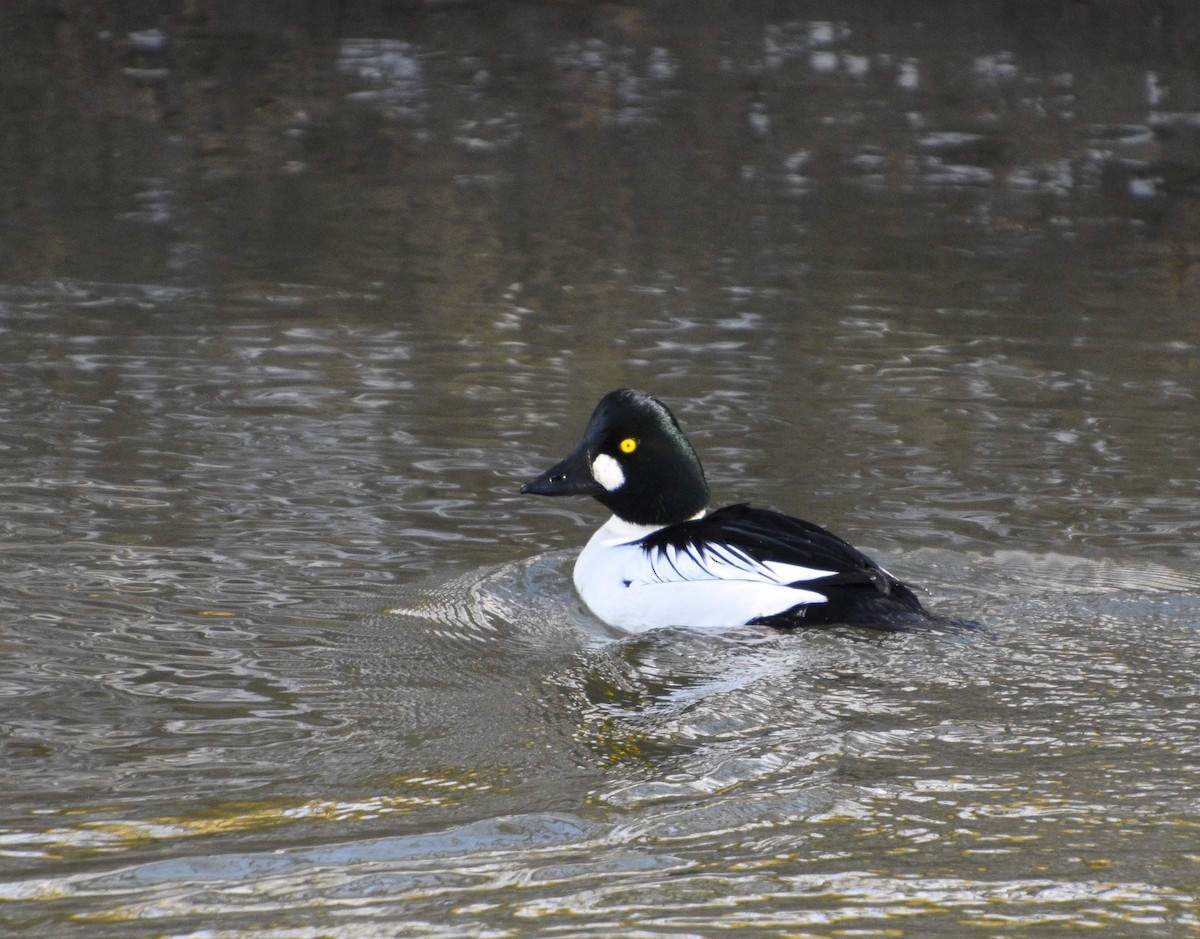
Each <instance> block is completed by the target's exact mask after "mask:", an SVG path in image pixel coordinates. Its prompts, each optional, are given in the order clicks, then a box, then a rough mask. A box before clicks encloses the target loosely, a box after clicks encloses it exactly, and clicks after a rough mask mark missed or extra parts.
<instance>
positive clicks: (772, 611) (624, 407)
mask: <svg viewBox="0 0 1200 939" xmlns="http://www.w3.org/2000/svg"><path fill="white" fill-rule="evenodd" d="M521 492H523V493H529V494H532V495H540V496H567V495H587V496H592V497H593V498H595V499H596V500H598V501H599V502H600V503H601V504H602V505H604V506H605V507H607V508H608V509H610V510H611V511H612V512H613V516H612V518H610V519H609V520H608V521H607V522H605V523H604V525H602V526H601V527H600V529H599V530H598V531H597V532H596V533H595V534H594V535H593V536H592V538H591V540H590V541H589V542H588V543H587V545H586V547H584V549H583V551H582V552H581V553H580V555H579V558H578V560H577V561H576V562H575V572H574V581H575V587H576V589H577V590H578V591H579V595H580V596H581V597H582V598H583V601H584V603H586V604H587V606H588V608H589V609H590V610H591V611H592V613H594V614H595V615H596V616H597V617H599V618H600V619H601V620H603V621H604V622H606V623H608V624H609V625H611V626H616V627H618V628H620V629H624V630H627V631H630V632H639V631H642V630H647V629H655V628H659V627H663V626H687V627H732V626H740V625H745V624H768V625H771V626H777V627H783V628H790V627H797V626H824V625H832V624H847V625H853V626H863V627H868V628H872V629H879V630H885V631H889V632H896V631H907V630H912V629H922V628H930V627H936V626H939V625H941V626H946V625H950V626H955V625H957V626H965V625H972V624H959V623H956V622H955V621H949V620H944V619H941V618H940V617H935V616H933V615H932V614H930V613H929V612H928V611H927V610H926V609H925V608H924V607H923V606H922V605H921V602H920V601H919V600H918V599H917V597H916V595H915V594H914V593H913V591H912V589H911V588H910V587H909V586H908V585H906V584H904V583H902V582H901V581H899V580H897V579H896V578H895V577H893V576H892V575H891V574H889V573H888V572H887V571H886V570H884V569H883V568H882V567H880V566H879V565H878V564H876V563H875V562H874V561H873V560H871V559H870V558H869V557H867V556H866V555H865V554H863V553H862V552H860V551H858V550H857V549H855V548H853V547H851V546H850V545H849V544H847V543H846V542H845V541H843V540H842V539H841V538H839V537H837V536H836V535H834V534H831V533H830V532H828V531H826V530H825V529H824V528H821V527H819V526H817V525H814V524H812V523H811V522H806V521H802V520H801V519H798V518H792V517H791V516H788V515H784V514H782V513H779V512H774V511H771V510H769V509H760V508H751V507H750V506H749V505H746V504H737V505H730V506H727V507H725V508H720V509H716V510H714V511H709V506H708V500H709V490H708V483H707V481H706V480H705V478H704V469H703V468H702V466H701V465H700V458H699V457H698V456H697V455H696V451H695V450H694V449H693V448H692V445H691V443H690V442H689V441H688V439H687V437H685V436H684V434H683V431H682V430H681V429H680V427H679V422H678V421H677V420H676V419H675V416H674V415H673V414H672V413H671V412H670V411H669V410H668V409H667V407H666V405H664V404H663V403H662V402H661V401H659V400H658V399H657V398H654V397H651V396H650V395H648V394H645V393H643V392H640V391H634V390H632V389H629V388H622V389H619V390H617V391H612V392H609V393H608V394H606V395H605V396H604V397H603V398H602V399H601V400H600V403H599V404H598V405H597V406H596V409H595V411H593V412H592V416H591V419H590V420H589V421H588V425H587V428H586V430H585V431H584V434H583V440H582V441H580V443H579V445H578V446H577V447H576V448H575V449H574V450H573V451H572V452H571V453H570V454H569V455H568V456H567V457H566V458H565V459H563V460H561V461H560V462H559V463H557V464H555V465H554V466H552V467H551V468H550V469H548V470H546V472H544V473H542V475H540V476H538V477H537V478H536V479H534V480H531V481H530V482H527V483H525V484H524V485H523V486H522V487H521Z"/></svg>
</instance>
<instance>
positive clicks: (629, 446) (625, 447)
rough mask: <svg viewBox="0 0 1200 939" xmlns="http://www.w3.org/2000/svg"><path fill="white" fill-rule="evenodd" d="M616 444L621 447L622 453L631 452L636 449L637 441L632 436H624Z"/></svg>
mask: <svg viewBox="0 0 1200 939" xmlns="http://www.w3.org/2000/svg"><path fill="white" fill-rule="evenodd" d="M617 446H618V447H620V448H621V452H622V453H632V452H633V451H634V450H636V449H637V441H636V440H634V439H633V438H632V437H626V438H625V439H624V440H622V441H621V442H620V443H619V444H617Z"/></svg>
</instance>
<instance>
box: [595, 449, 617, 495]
mask: <svg viewBox="0 0 1200 939" xmlns="http://www.w3.org/2000/svg"><path fill="white" fill-rule="evenodd" d="M592 478H593V479H595V480H596V482H598V483H599V484H600V485H601V486H603V487H604V488H605V489H607V490H608V491H609V492H616V491H617V490H618V489H620V488H621V487H622V486H624V485H625V472H624V470H622V469H621V464H620V463H618V462H617V461H616V460H614V459H613V458H612V457H611V456H609V455H608V454H607V453H601V454H600V455H599V456H598V457H596V459H594V460H592Z"/></svg>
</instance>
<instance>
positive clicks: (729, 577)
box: [574, 516, 832, 632]
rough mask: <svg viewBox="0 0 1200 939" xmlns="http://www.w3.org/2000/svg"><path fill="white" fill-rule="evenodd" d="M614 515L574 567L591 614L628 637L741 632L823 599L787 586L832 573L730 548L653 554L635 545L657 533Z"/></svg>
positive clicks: (818, 594)
mask: <svg viewBox="0 0 1200 939" xmlns="http://www.w3.org/2000/svg"><path fill="white" fill-rule="evenodd" d="M657 530H658V529H657V528H656V527H654V526H644V525H631V524H630V523H628V522H624V521H621V520H620V519H619V518H616V517H615V516H614V517H613V518H611V519H609V521H608V522H607V523H606V524H605V525H604V526H603V527H602V528H600V530H599V531H597V532H596V533H595V534H594V535H593V536H592V538H591V540H590V541H589V542H588V543H587V546H586V547H585V548H584V549H583V552H582V553H581V554H580V555H579V560H578V561H576V562H575V577H574V579H575V588H576V589H577V590H578V591H579V595H580V596H581V597H582V598H583V602H584V603H586V604H587V605H588V608H589V609H590V610H591V611H592V612H593V613H594V614H595V615H596V616H598V617H599V618H600V619H602V620H604V622H606V623H608V624H609V625H611V626H617V627H619V628H621V629H627V630H630V631H634V632H636V631H640V630H644V629H656V628H659V627H662V626H693V627H701V628H713V627H728V626H740V625H742V624H743V623H747V622H749V621H750V620H752V619H757V618H759V617H763V616H771V615H774V614H776V613H782V612H784V611H785V610H789V609H791V608H792V607H794V606H796V605H797V604H800V603H823V602H825V596H824V595H823V594H820V593H817V592H815V591H812V590H805V589H803V588H798V587H790V586H787V585H788V584H791V583H795V582H797V581H804V580H812V579H813V578H816V577H821V576H825V575H827V574H829V573H832V572H831V571H823V570H816V569H813V568H807V567H798V566H795V565H790V564H779V563H776V562H762V563H760V562H755V561H753V560H751V559H750V558H748V557H747V556H745V555H744V554H741V553H740V552H737V551H735V550H733V549H729V548H717V549H710V550H709V551H706V552H705V553H704V554H703V555H697V554H694V553H691V552H681V551H676V550H675V549H667V550H665V551H651V552H649V554H648V553H647V552H646V551H645V550H643V548H642V546H641V545H639V544H636V543H635V542H636V541H638V540H639V539H641V538H644V537H645V536H646V535H649V534H651V533H653V532H654V531H657Z"/></svg>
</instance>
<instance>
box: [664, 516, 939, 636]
mask: <svg viewBox="0 0 1200 939" xmlns="http://www.w3.org/2000/svg"><path fill="white" fill-rule="evenodd" d="M640 544H641V545H642V547H643V548H644V549H645V550H646V551H647V552H649V551H651V550H654V549H659V550H662V549H664V548H674V549H676V550H679V551H687V552H689V553H691V554H699V555H703V553H704V551H705V546H706V545H727V546H729V547H731V548H734V549H736V550H738V551H741V552H743V553H744V554H746V555H748V556H749V557H751V558H754V559H757V560H762V561H776V562H779V563H782V564H794V565H797V566H800V567H808V568H817V569H819V570H826V571H831V572H832V573H830V574H828V575H827V576H824V577H819V578H815V579H812V580H805V581H800V582H797V583H796V584H795V585H794V586H797V587H803V588H804V589H806V590H816V591H819V592H821V593H823V594H825V595H826V596H827V597H828V598H829V602H828V603H827V604H821V605H820V606H823V607H825V608H826V609H825V610H824V611H823V613H824V615H822V616H821V619H822V620H825V621H828V622H847V621H853V620H857V619H859V616H858V615H850V614H851V613H852V612H854V611H856V610H858V609H859V608H860V607H862V606H863V605H864V604H865V605H867V606H876V605H879V604H880V601H882V604H883V605H884V606H886V607H888V608H893V609H898V610H907V611H912V612H914V613H922V614H923V613H925V610H924V608H923V607H922V606H921V603H920V601H919V600H918V599H917V597H916V595H915V594H914V593H913V592H912V590H911V589H910V588H909V587H908V586H907V585H906V584H903V583H901V582H900V581H899V580H897V579H896V578H895V577H893V576H892V575H891V574H889V573H888V572H887V571H885V570H884V569H883V568H882V567H880V566H879V565H878V564H876V563H875V562H874V561H872V560H871V559H870V558H869V557H867V556H866V555H865V554H863V553H862V552H861V551H859V550H858V549H857V548H855V547H853V546H852V545H850V544H848V543H847V542H845V541H843V540H842V539H841V538H839V537H838V536H837V535H834V534H832V533H831V532H828V531H826V530H825V529H824V528H822V527H821V526H819V525H814V524H813V523H812V522H806V521H804V520H803V519H799V518H793V517H792V516H790V515H784V514H782V513H781V512H773V511H771V510H770V509H755V508H751V507H750V506H749V505H746V504H744V503H742V504H738V505H730V506H726V507H725V508H722V509H717V510H716V511H715V512H712V513H711V514H709V515H706V516H704V517H703V518H698V519H693V520H692V521H689V522H682V523H680V524H678V525H668V526H667V527H666V528H663V529H661V530H659V531H656V532H654V533H653V534H651V535H648V536H647V537H645V538H643V539H642V540H641V542H640ZM814 612H815V611H812V610H806V611H805V615H806V618H807V620H808V621H809V622H812V621H813V619H814V617H813V615H812V614H813V613H814Z"/></svg>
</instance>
